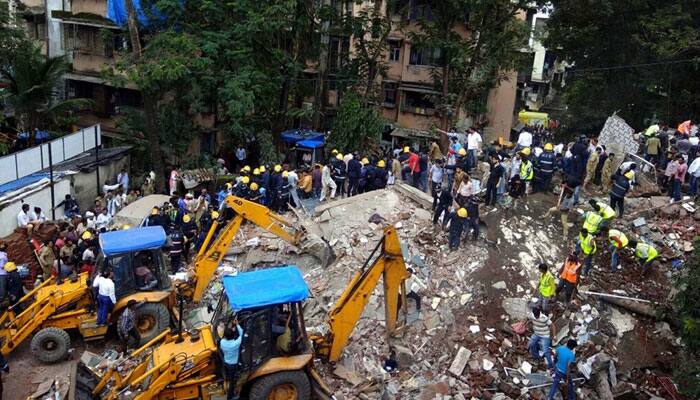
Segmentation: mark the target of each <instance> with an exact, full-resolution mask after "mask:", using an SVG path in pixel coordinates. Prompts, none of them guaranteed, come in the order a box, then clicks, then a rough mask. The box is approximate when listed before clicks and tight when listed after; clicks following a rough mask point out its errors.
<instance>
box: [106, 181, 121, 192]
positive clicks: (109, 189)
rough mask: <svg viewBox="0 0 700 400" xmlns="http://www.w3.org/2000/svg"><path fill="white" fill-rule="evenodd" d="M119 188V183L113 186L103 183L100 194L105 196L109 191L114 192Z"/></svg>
mask: <svg viewBox="0 0 700 400" xmlns="http://www.w3.org/2000/svg"><path fill="white" fill-rule="evenodd" d="M120 186H121V184H119V183H115V184H114V185H110V184H109V181H105V184H104V185H102V193H103V194H107V193H109V192H110V191H115V190H117V189H119V187H120Z"/></svg>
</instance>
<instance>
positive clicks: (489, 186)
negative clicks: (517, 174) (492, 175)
mask: <svg viewBox="0 0 700 400" xmlns="http://www.w3.org/2000/svg"><path fill="white" fill-rule="evenodd" d="M496 200H498V186H497V185H496V182H486V205H487V206H495V205H496Z"/></svg>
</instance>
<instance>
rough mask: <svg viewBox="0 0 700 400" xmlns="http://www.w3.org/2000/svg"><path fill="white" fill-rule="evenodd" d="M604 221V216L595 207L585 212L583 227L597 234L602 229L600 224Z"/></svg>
mask: <svg viewBox="0 0 700 400" xmlns="http://www.w3.org/2000/svg"><path fill="white" fill-rule="evenodd" d="M602 222H603V216H602V215H600V214H598V211H596V210H595V209H594V210H593V211H586V212H585V213H583V229H585V230H586V231H588V233H590V234H591V235H594V236H595V235H597V234H598V231H599V230H600V224H601V223H602Z"/></svg>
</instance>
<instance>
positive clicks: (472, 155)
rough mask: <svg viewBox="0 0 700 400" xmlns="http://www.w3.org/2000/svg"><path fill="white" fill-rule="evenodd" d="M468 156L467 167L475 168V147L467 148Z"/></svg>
mask: <svg viewBox="0 0 700 400" xmlns="http://www.w3.org/2000/svg"><path fill="white" fill-rule="evenodd" d="M467 155H468V156H469V169H473V168H476V149H471V150H467Z"/></svg>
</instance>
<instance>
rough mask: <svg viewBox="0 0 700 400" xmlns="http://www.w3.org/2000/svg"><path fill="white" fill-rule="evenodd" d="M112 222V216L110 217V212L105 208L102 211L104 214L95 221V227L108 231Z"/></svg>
mask: <svg viewBox="0 0 700 400" xmlns="http://www.w3.org/2000/svg"><path fill="white" fill-rule="evenodd" d="M111 222H112V216H111V215H109V211H108V210H107V209H106V208H105V209H104V210H102V213H100V215H98V216H97V219H95V227H96V228H97V229H98V230H101V229H102V228H104V229H107V227H108V226H109V224H110V223H111Z"/></svg>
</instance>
